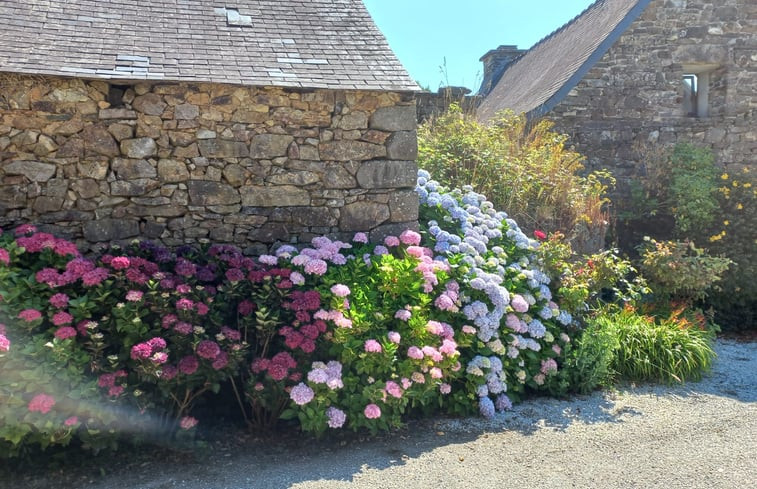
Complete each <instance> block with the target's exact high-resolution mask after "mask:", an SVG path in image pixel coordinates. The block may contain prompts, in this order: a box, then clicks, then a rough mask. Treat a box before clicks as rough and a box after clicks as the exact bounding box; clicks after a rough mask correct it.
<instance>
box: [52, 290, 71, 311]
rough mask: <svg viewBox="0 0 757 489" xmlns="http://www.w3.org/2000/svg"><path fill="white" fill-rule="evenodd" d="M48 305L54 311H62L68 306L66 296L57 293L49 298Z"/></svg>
mask: <svg viewBox="0 0 757 489" xmlns="http://www.w3.org/2000/svg"><path fill="white" fill-rule="evenodd" d="M48 302H50V305H51V306H53V307H54V308H56V309H63V308H64V307H66V306H67V305H68V296H67V295H66V294H63V293H58V294H55V295H53V296H52V297H50V300H49V301H48Z"/></svg>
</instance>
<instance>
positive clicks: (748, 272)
mask: <svg viewBox="0 0 757 489" xmlns="http://www.w3.org/2000/svg"><path fill="white" fill-rule="evenodd" d="M720 182H721V183H720V187H719V188H718V193H717V198H718V211H717V217H716V219H715V221H714V223H713V226H712V229H711V230H710V232H709V233H708V234H709V236H708V238H709V243H708V246H709V248H710V250H711V251H712V252H713V253H720V254H725V255H726V256H728V258H730V259H731V260H733V261H734V265H733V266H732V267H730V268H729V269H728V271H727V272H725V273H724V274H723V280H722V282H721V287H720V288H721V290H719V291H713V292H712V293H711V294H710V297H709V299H708V302H709V303H710V304H711V305H712V307H713V308H714V309H715V311H716V319H717V321H718V322H719V323H721V325H722V326H723V327H728V328H730V329H743V328H747V327H749V326H750V325H751V327H752V328H757V280H755V277H757V231H755V230H757V175H755V173H754V171H753V170H752V171H750V170H749V168H747V167H744V168H742V169H741V170H740V171H738V172H732V173H723V174H722V175H721V177H720Z"/></svg>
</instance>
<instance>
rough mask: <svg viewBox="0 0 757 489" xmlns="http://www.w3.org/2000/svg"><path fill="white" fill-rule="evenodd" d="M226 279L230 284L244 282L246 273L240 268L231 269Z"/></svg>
mask: <svg viewBox="0 0 757 489" xmlns="http://www.w3.org/2000/svg"><path fill="white" fill-rule="evenodd" d="M226 279H227V280H228V281H229V282H241V281H242V280H244V272H243V271H242V270H240V269H239V268H229V269H228V270H226Z"/></svg>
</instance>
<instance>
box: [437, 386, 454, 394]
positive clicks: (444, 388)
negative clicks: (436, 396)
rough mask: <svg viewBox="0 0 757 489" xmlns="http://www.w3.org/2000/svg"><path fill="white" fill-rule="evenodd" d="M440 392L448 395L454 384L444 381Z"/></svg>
mask: <svg viewBox="0 0 757 489" xmlns="http://www.w3.org/2000/svg"><path fill="white" fill-rule="evenodd" d="M439 392H441V393H442V394H444V395H445V396H446V395H447V394H449V393H450V392H452V386H451V385H449V384H447V383H443V384H441V385H440V386H439Z"/></svg>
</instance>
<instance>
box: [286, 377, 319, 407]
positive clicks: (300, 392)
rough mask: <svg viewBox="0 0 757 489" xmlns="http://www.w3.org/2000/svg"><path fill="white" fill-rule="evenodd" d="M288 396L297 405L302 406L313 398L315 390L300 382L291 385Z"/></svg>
mask: <svg viewBox="0 0 757 489" xmlns="http://www.w3.org/2000/svg"><path fill="white" fill-rule="evenodd" d="M289 397H290V398H291V399H292V400H293V401H294V403H295V404H297V405H298V406H304V405H305V404H307V403H309V402H310V401H312V400H313V398H314V397H315V392H313V389H311V388H310V387H309V386H308V385H307V384H305V383H304V382H300V383H299V384H297V385H296V386H294V387H292V390H291V391H290V392H289Z"/></svg>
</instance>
